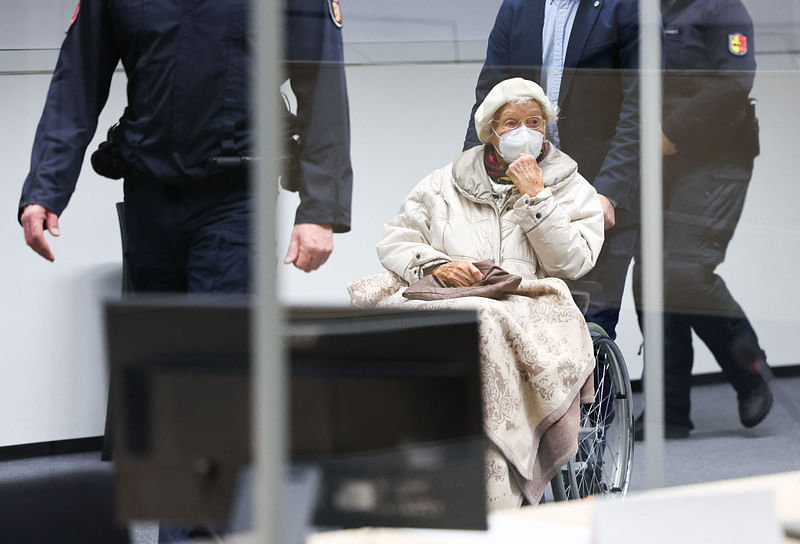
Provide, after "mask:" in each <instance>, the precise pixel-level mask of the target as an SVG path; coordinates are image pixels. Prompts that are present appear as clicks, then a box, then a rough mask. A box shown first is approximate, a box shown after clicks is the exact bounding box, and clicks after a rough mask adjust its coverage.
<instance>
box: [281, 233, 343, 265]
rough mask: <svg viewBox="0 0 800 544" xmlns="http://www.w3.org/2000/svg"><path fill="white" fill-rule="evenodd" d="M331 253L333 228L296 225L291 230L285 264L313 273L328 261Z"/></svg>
mask: <svg viewBox="0 0 800 544" xmlns="http://www.w3.org/2000/svg"><path fill="white" fill-rule="evenodd" d="M332 251H333V227H331V226H330V225H317V224H315V223H298V224H297V225H295V226H294V228H293V229H292V237H291V240H290V241H289V251H287V252H286V258H285V259H284V260H283V262H284V263H285V264H294V265H295V267H297V268H299V269H300V270H303V271H305V272H313V271H314V270H316V269H317V268H319V267H320V266H322V265H323V264H325V261H327V260H328V257H329V256H330V254H331V252H332Z"/></svg>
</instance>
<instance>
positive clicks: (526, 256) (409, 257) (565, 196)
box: [377, 146, 603, 283]
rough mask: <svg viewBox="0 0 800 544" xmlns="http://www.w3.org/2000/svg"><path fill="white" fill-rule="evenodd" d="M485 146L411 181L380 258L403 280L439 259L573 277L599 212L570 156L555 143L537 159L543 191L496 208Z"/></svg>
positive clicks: (587, 253) (585, 265)
mask: <svg viewBox="0 0 800 544" xmlns="http://www.w3.org/2000/svg"><path fill="white" fill-rule="evenodd" d="M483 151H484V147H483V146H478V147H474V148H472V149H469V150H467V151H465V152H463V153H461V154H460V155H459V156H458V157H457V158H456V160H455V161H453V163H451V164H449V165H447V166H445V167H444V168H440V169H438V170H435V171H434V172H432V173H431V174H429V175H428V176H426V177H425V178H424V179H423V180H422V181H420V182H419V184H417V186H416V187H415V188H414V190H413V191H412V192H411V194H410V195H409V196H408V197H407V198H406V200H405V202H403V205H402V206H401V208H400V211H399V213H398V214H397V216H396V217H395V218H394V219H392V220H391V221H389V222H388V223H386V224H385V225H384V234H383V238H382V239H381V241H380V242H379V243H378V248H377V249H378V257H379V258H380V261H381V263H382V264H383V266H384V267H386V268H387V269H388V270H391V271H392V272H394V273H396V274H398V275H400V276H402V277H403V278H404V279H405V280H406V281H408V282H409V283H410V282H412V281H414V280H416V279H419V278H421V277H423V275H424V274H425V272H426V271H427V270H429V269H430V268H432V267H433V266H436V265H438V264H441V263H444V262H449V261H471V262H476V261H482V260H484V259H494V261H495V263H496V264H498V265H499V266H500V267H501V268H503V269H505V270H506V271H508V272H511V273H513V274H518V275H520V276H522V278H523V279H532V278H543V277H558V278H565V279H577V278H580V277H581V276H583V275H584V274H586V273H587V272H588V271H589V270H591V268H592V267H593V266H594V264H595V262H596V261H597V256H598V254H599V253H600V248H601V246H602V245H603V212H602V209H601V208H600V201H599V199H598V198H597V193H596V192H595V190H594V188H593V187H592V186H591V185H590V184H589V182H587V181H586V179H584V178H583V176H581V175H580V174H579V173H578V166H577V164H576V163H575V161H574V160H572V158H570V157H569V156H568V155H566V154H565V153H562V152H561V151H559V150H558V149H556V148H555V147H550V150H549V152H548V154H547V156H546V157H545V158H544V159H543V160H542V162H540V163H539V166H540V167H541V168H542V174H543V181H544V186H545V188H544V190H542V191H541V192H540V193H539V194H537V195H536V196H535V197H530V196H528V195H520V193H519V191H518V190H517V189H516V188H514V190H513V193H512V196H511V198H510V199H509V200H508V202H507V203H506V204H505V206H504V207H503V209H499V208H498V205H497V204H496V203H495V200H494V198H493V196H492V186H491V183H490V181H489V175H488V174H487V173H486V168H485V166H484V164H483Z"/></svg>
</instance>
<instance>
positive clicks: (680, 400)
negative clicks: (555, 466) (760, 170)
mask: <svg viewBox="0 0 800 544" xmlns="http://www.w3.org/2000/svg"><path fill="white" fill-rule="evenodd" d="M751 172H752V161H751V160H750V161H738V163H737V162H732V161H730V160H718V161H713V162H708V163H705V164H703V165H701V166H697V167H684V166H679V165H678V164H676V163H670V161H669V160H668V159H667V160H665V168H664V364H665V368H664V397H665V399H664V400H665V410H666V413H665V421H666V422H667V423H669V424H674V425H682V426H685V427H690V428H692V427H693V425H692V422H691V419H690V417H689V414H690V409H691V400H690V388H691V378H692V362H693V349H692V330H694V331H695V332H696V333H697V335H698V336H699V337H700V339H701V340H702V341H703V342H704V343H705V344H706V345H707V346H708V348H709V349H710V350H711V352H712V354H713V355H714V357H715V358H716V360H717V363H718V364H719V366H720V368H721V370H722V372H723V375H724V376H725V378H726V379H727V380H728V381H729V382H730V383H731V385H733V387H734V389H736V391H737V393H740V394H741V393H746V392H748V391H750V390H751V389H753V388H754V387H756V386H757V385H759V383H760V381H761V380H760V378H759V376H758V375H757V374H754V373H751V372H748V371H747V370H746V369H747V368H748V365H749V364H750V363H752V362H753V360H754V359H757V358H761V357H764V352H763V351H762V350H761V348H760V346H759V344H758V338H757V337H756V333H755V331H754V330H753V327H752V325H751V324H750V321H749V320H748V319H747V317H746V316H745V314H744V311H743V310H742V308H741V306H739V303H738V302H736V300H735V299H734V298H733V295H732V294H731V292H730V291H729V290H728V288H727V286H726V285H725V282H724V281H723V280H722V278H721V277H720V276H718V275H717V274H716V272H715V270H716V268H717V266H718V265H719V264H720V263H722V261H723V260H724V258H725V251H726V249H727V247H728V243H729V242H730V240H731V237H732V236H733V232H734V230H735V228H736V225H737V223H738V221H739V217H740V216H741V213H742V208H743V206H744V201H745V196H746V194H747V187H748V185H749V182H750V175H751ZM634 299H635V301H636V307H637V314H638V317H639V322H640V325H641V324H642V312H641V302H642V298H641V261H640V258H639V255H638V254H637V258H636V264H635V265H634Z"/></svg>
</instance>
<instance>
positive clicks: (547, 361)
mask: <svg viewBox="0 0 800 544" xmlns="http://www.w3.org/2000/svg"><path fill="white" fill-rule="evenodd" d="M556 115H557V108H556V107H555V106H554V105H552V104H551V103H550V101H549V100H548V99H547V96H546V95H545V93H544V92H543V90H542V88H541V87H539V86H538V85H537V84H535V83H533V82H531V81H527V80H524V79H520V78H514V79H509V80H505V81H503V82H501V83H499V84H498V85H497V86H495V87H494V88H493V89H492V90H491V92H489V94H488V95H487V96H486V99H485V100H484V101H483V103H482V104H481V105H480V106H479V107H478V109H477V110H476V112H475V126H476V129H477V130H478V135H479V137H480V139H481V141H482V142H483V143H484V144H485V145H483V146H478V147H475V148H472V149H469V150H467V151H464V152H463V153H461V154H460V155H458V156H457V157H456V158H455V160H454V161H453V162H452V163H451V164H448V165H446V166H445V167H443V168H441V169H438V170H435V171H434V172H432V173H431V174H429V175H428V176H427V177H425V178H424V179H423V180H422V181H420V182H419V183H418V184H417V186H416V187H415V188H414V189H413V191H412V192H411V194H410V195H409V196H408V197H407V198H406V200H405V202H403V204H402V206H401V208H400V211H399V213H398V214H397V216H395V217H394V218H393V219H391V220H390V221H389V222H388V223H386V225H385V231H384V234H383V238H382V239H381V240H380V242H379V243H378V247H377V249H378V255H379V257H380V261H381V264H383V266H384V267H385V268H386V269H387V270H388V271H389V272H388V273H386V274H384V275H380V276H371V277H368V278H362V279H361V280H357V281H356V282H354V283H353V284H351V285H350V287H349V290H350V294H351V297H352V300H353V303H354V304H355V305H356V306H375V305H377V306H382V307H397V306H402V307H409V306H420V307H422V308H426V309H427V308H438V307H446V308H474V309H477V311H478V313H479V316H480V323H481V325H480V337H481V338H480V341H481V346H480V348H481V356H482V362H481V364H482V368H481V374H482V378H483V398H484V420H485V422H484V427H485V429H486V432H487V435H488V436H489V438H490V447H489V451H488V453H487V471H486V478H487V493H488V501H489V507H490V508H497V507H508V506H519V505H520V504H521V503H522V501H523V499H527V500H528V501H529V502H531V503H536V502H538V501H539V500H540V499H541V497H542V494H543V493H544V490H545V487H546V485H547V483H548V482H549V481H550V480H551V478H553V477H554V476H555V475H557V474H560V471H561V467H562V466H563V465H565V463H567V461H569V460H574V459H575V455H576V453H578V454H579V456H580V453H579V452H578V443H577V440H576V437H577V436H579V425H581V408H580V406H581V404H582V403H588V402H591V401H592V400H593V397H594V390H593V371H594V368H595V348H594V347H593V342H592V340H593V339H592V335H591V334H590V332H589V329H588V328H587V325H586V323H585V321H584V319H583V315H582V313H581V311H580V310H579V309H578V307H577V306H576V305H575V302H574V301H573V298H572V296H571V294H570V291H569V289H568V287H567V285H566V284H565V282H564V281H562V280H563V279H567V280H572V279H577V278H580V277H581V276H583V275H584V274H586V273H587V272H588V271H589V270H590V269H591V268H592V267H593V266H594V264H595V261H596V259H597V255H598V254H599V252H600V248H601V246H602V243H603V213H602V209H601V207H600V202H599V200H598V198H597V194H596V192H595V190H594V188H593V187H592V186H591V185H590V184H589V183H588V182H587V181H586V180H585V179H584V178H583V177H582V176H581V175H580V174H579V173H578V165H577V164H576V163H575V161H574V160H572V159H571V158H570V157H569V156H568V155H566V154H565V153H563V152H561V151H560V150H559V149H557V148H556V147H555V146H553V145H551V144H550V143H549V142H548V141H547V140H546V139H545V134H546V127H547V124H548V123H549V122H552V121H553V120H555V119H556ZM509 277H511V278H516V279H517V281H512V282H510V283H509V282H508V281H503V280H504V279H508V278H509ZM498 278H500V280H501V281H498ZM404 295H405V296H404ZM475 295H478V296H475ZM481 295H482V296H481ZM420 299H422V300H420ZM443 341H447V340H446V339H443Z"/></svg>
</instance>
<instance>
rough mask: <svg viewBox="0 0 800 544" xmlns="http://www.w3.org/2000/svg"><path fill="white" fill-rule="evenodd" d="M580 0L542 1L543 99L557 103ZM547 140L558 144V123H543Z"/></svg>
mask: <svg viewBox="0 0 800 544" xmlns="http://www.w3.org/2000/svg"><path fill="white" fill-rule="evenodd" d="M579 3H580V0H545V6H544V24H543V25H542V76H541V84H542V87H543V88H544V90H545V92H546V93H547V98H549V99H550V102H552V103H553V104H558V95H559V92H560V91H561V77H562V75H563V73H564V59H565V58H566V56H567V46H568V45H569V36H570V33H571V32H572V25H573V24H574V23H575V14H577V13H578V4H579ZM547 139H548V140H550V141H551V142H552V143H553V144H554V145H555V146H556V147H561V142H560V141H559V137H558V124H557V123H556V122H555V121H552V122H550V123H548V125H547Z"/></svg>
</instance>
